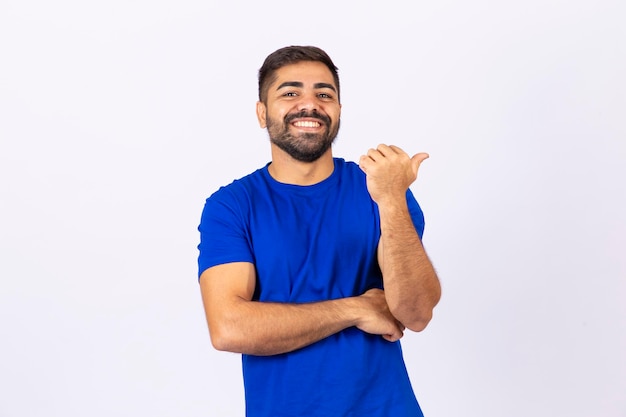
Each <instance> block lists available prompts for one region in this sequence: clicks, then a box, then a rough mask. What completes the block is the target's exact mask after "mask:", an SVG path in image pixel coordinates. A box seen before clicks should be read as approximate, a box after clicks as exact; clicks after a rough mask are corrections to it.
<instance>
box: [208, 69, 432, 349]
mask: <svg viewBox="0 0 626 417" xmlns="http://www.w3.org/2000/svg"><path fill="white" fill-rule="evenodd" d="M336 88H337V87H336V86H335V84H334V80H333V77H332V74H331V73H330V71H329V70H328V68H326V67H325V66H324V65H323V64H321V63H318V62H301V63H298V64H294V65H288V66H285V67H283V68H281V69H279V70H278V71H277V78H276V80H275V81H274V83H273V84H272V85H270V88H269V91H268V98H267V101H266V102H265V103H263V102H258V103H257V106H256V113H257V118H258V121H259V125H260V127H261V128H268V125H269V126H270V128H269V129H268V130H269V132H270V134H271V135H274V134H278V133H281V132H280V131H281V130H284V129H286V130H287V132H286V133H289V136H290V137H291V138H292V139H294V140H296V141H297V142H298V146H300V148H301V149H304V150H307V149H313V148H315V147H316V146H317V145H319V142H320V141H323V140H327V139H328V136H329V135H328V133H329V131H330V136H333V134H334V133H333V132H335V133H336V130H338V127H339V118H340V114H341V104H340V103H339V101H338V99H337V92H336ZM303 111H304V112H305V113H306V114H309V115H310V114H312V112H313V111H315V112H318V113H321V114H323V115H325V116H327V117H328V119H329V120H330V123H314V125H310V124H309V125H301V124H298V122H302V121H307V122H319V119H316V118H314V117H300V118H295V119H293V120H292V121H291V123H290V124H288V125H287V127H285V125H284V123H283V121H284V120H285V118H286V117H287V116H288V115H291V114H294V113H296V114H299V112H303ZM282 133H285V132H282ZM325 138H326V139H325ZM271 152H272V163H271V164H270V166H269V172H270V175H272V177H273V178H274V179H276V180H277V181H279V182H283V183H288V184H296V185H311V184H316V183H318V182H320V181H322V180H324V179H326V178H328V177H329V176H330V175H331V174H332V172H333V169H334V163H333V156H332V151H331V149H330V148H328V150H326V151H325V152H324V153H323V154H322V155H321V156H320V157H319V158H318V159H316V160H314V161H312V162H307V161H302V160H298V159H296V158H294V157H293V156H291V155H290V154H289V153H287V152H286V151H285V150H283V149H282V148H281V146H279V145H277V144H276V143H274V142H272V143H271ZM426 157H427V155H426V154H417V155H415V156H413V157H412V158H411V157H409V156H408V155H407V154H406V153H405V152H404V151H402V150H401V149H400V148H397V147H394V146H387V145H380V146H379V147H378V148H377V149H370V150H369V151H368V153H367V155H363V156H362V157H361V159H360V162H359V165H360V166H361V169H362V170H363V171H364V172H365V173H366V176H367V187H368V191H369V192H370V195H371V196H372V199H373V200H374V201H375V202H376V203H377V204H378V206H379V211H380V217H381V231H382V237H381V240H380V242H379V247H378V259H379V263H380V266H381V270H382V272H383V280H384V287H385V291H382V290H379V289H372V290H369V291H367V292H366V293H364V294H362V295H359V296H355V297H348V298H343V299H337V300H329V301H322V302H316V303H306V304H288V303H267V302H258V301H252V296H253V294H254V289H255V285H256V273H255V269H254V265H252V264H250V263H247V262H235V263H228V264H223V265H218V266H215V267H212V268H209V269H207V270H206V271H204V272H203V273H202V275H201V277H200V287H201V292H202V299H203V303H204V308H205V312H206V318H207V322H208V326H209V333H210V335H211V341H212V343H213V346H214V347H215V348H216V349H218V350H224V351H230V352H237V353H246V354H253V355H275V354H280V353H285V352H290V351H293V350H296V349H299V348H301V347H304V346H307V345H309V344H311V343H314V342H317V341H319V340H321V339H323V338H325V337H328V336H330V335H332V334H334V333H337V332H339V331H341V330H344V329H346V328H348V327H353V326H356V327H357V328H359V329H360V330H362V331H364V332H367V333H371V334H376V335H380V336H382V337H383V338H385V339H386V340H388V341H391V342H393V341H396V340H398V339H400V338H401V337H402V336H403V331H404V330H405V328H406V327H408V328H409V329H411V330H415V331H420V330H422V329H424V328H425V327H426V325H427V324H428V322H429V321H430V318H431V317H432V309H433V308H434V307H435V305H436V304H437V302H438V300H439V297H440V291H441V290H440V287H439V281H438V279H437V276H436V274H435V271H434V269H433V267H432V264H431V263H430V261H429V259H428V257H427V256H426V253H425V251H424V248H423V247H422V244H421V241H420V239H419V237H418V235H417V233H416V232H415V228H414V226H413V223H412V222H411V218H410V215H409V212H408V208H407V204H406V197H405V193H406V190H407V188H408V186H409V185H410V184H411V183H412V182H413V181H414V180H415V179H416V177H417V170H418V168H419V165H420V163H421V162H422V161H423V160H424V159H425V158H426Z"/></svg>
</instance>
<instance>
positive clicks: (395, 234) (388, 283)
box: [359, 145, 441, 331]
mask: <svg viewBox="0 0 626 417" xmlns="http://www.w3.org/2000/svg"><path fill="white" fill-rule="evenodd" d="M426 158H428V154H425V153H419V154H416V155H414V156H413V157H410V156H409V155H408V154H406V152H404V151H403V150H402V149H400V148H398V147H397V146H393V145H391V146H387V145H379V146H378V147H377V148H376V149H370V150H369V151H368V153H367V155H363V156H362V157H361V159H360V161H359V166H360V167H361V169H362V170H363V171H364V172H365V174H366V178H367V189H368V191H369V193H370V196H371V197H372V199H373V200H374V201H375V202H376V204H377V205H378V210H379V213H380V228H381V238H380V242H379V244H378V263H379V265H380V268H381V271H382V273H383V283H384V289H385V297H386V299H387V304H388V306H389V310H390V311H391V313H392V314H393V315H394V317H396V319H397V320H398V321H399V322H401V323H402V324H403V325H404V326H405V327H407V328H408V329H411V330H413V331H421V330H423V329H424V328H425V327H426V325H427V324H428V322H429V321H430V319H431V318H432V312H433V308H434V307H435V305H436V304H437V303H438V302H439V298H440V297H441V286H440V284H439V279H438V278H437V273H436V272H435V269H434V267H433V265H432V263H431V262H430V259H429V258H428V255H427V254H426V251H425V250H424V247H423V245H422V241H421V239H420V237H419V235H418V234H417V231H416V230H415V226H414V225H413V221H412V219H411V215H410V213H409V208H408V205H407V201H406V192H407V190H408V188H409V186H410V185H411V184H412V183H413V181H415V179H416V178H417V172H418V169H419V166H420V164H421V163H422V161H424V160H425V159H426Z"/></svg>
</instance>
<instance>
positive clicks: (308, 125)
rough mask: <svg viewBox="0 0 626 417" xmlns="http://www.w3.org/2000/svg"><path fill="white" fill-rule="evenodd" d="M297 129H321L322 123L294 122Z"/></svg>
mask: <svg viewBox="0 0 626 417" xmlns="http://www.w3.org/2000/svg"><path fill="white" fill-rule="evenodd" d="M293 125H294V126H295V127H320V126H321V124H320V122H315V121H311V120H299V121H297V122H293Z"/></svg>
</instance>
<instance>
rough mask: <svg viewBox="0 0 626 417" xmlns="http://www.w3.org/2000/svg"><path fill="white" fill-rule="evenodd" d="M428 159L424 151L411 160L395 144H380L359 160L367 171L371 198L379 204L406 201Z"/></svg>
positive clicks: (362, 168)
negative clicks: (407, 192) (407, 193)
mask: <svg viewBox="0 0 626 417" xmlns="http://www.w3.org/2000/svg"><path fill="white" fill-rule="evenodd" d="M426 158H428V154H427V153H423V152H421V153H417V154H415V155H413V156H412V157H410V156H409V155H408V154H407V153H406V152H404V151H403V150H402V149H400V148H398V147H397V146H394V145H384V144H381V145H378V147H377V148H376V149H370V150H369V151H367V154H366V155H362V156H361V158H360V159H359V167H360V168H361V170H363V172H365V175H366V178H367V190H368V191H369V193H370V196H371V197H372V199H373V200H374V201H375V202H376V203H378V204H381V203H384V202H385V201H386V200H388V199H400V198H402V199H404V198H405V194H406V191H407V189H408V188H409V186H410V185H411V184H412V183H413V182H414V181H415V179H416V178H417V171H418V170H419V167H420V164H421V163H422V162H423V161H424V160H425V159H426Z"/></svg>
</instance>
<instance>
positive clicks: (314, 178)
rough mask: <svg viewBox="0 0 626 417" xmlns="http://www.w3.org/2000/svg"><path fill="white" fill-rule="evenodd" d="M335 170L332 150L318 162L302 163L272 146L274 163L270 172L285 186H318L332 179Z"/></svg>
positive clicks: (270, 167) (269, 168)
mask: <svg viewBox="0 0 626 417" xmlns="http://www.w3.org/2000/svg"><path fill="white" fill-rule="evenodd" d="M334 169H335V163H334V161H333V154H332V152H331V149H329V150H328V151H327V152H326V153H325V154H324V155H322V156H321V157H320V158H319V159H318V160H316V161H313V162H302V161H298V160H296V159H294V158H292V157H291V156H289V155H288V154H286V153H285V152H284V151H283V150H281V149H279V148H278V147H276V146H273V145H272V163H271V164H270V166H269V167H268V170H269V173H270V175H271V176H272V178H274V179H275V180H276V181H278V182H282V183H283V184H292V185H313V184H317V183H319V182H322V181H324V180H325V179H326V178H328V177H330V175H331V174H332V173H333V170H334Z"/></svg>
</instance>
